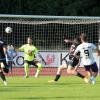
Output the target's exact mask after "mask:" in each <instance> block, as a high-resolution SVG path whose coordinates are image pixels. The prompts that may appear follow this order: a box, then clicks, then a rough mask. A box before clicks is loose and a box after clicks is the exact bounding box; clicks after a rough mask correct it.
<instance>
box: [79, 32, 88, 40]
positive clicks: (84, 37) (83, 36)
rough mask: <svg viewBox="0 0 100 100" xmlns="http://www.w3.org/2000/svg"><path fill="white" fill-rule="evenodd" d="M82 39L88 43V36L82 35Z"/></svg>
mask: <svg viewBox="0 0 100 100" xmlns="http://www.w3.org/2000/svg"><path fill="white" fill-rule="evenodd" d="M80 39H82V40H83V41H87V36H86V35H85V34H84V33H82V34H81V35H80Z"/></svg>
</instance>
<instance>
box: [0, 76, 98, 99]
mask: <svg viewBox="0 0 100 100" xmlns="http://www.w3.org/2000/svg"><path fill="white" fill-rule="evenodd" d="M53 78H54V77H43V76H41V77H39V78H38V79H35V78H34V77H29V78H27V79H24V78H23V77H8V78H7V80H8V86H6V87H5V86H4V85H3V83H2V81H1V80H0V100H100V77H98V78H97V83H96V84H95V85H92V84H85V83H84V82H83V80H81V79H79V78H77V77H61V79H60V80H59V82H57V83H52V84H51V83H48V82H47V81H48V80H51V79H53Z"/></svg>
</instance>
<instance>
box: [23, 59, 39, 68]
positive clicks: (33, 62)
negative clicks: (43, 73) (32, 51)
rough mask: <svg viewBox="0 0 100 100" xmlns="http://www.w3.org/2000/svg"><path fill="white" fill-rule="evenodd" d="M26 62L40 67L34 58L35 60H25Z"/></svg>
mask: <svg viewBox="0 0 100 100" xmlns="http://www.w3.org/2000/svg"><path fill="white" fill-rule="evenodd" d="M24 62H26V63H28V64H29V65H33V66H35V67H36V68H37V67H38V66H37V65H36V62H35V61H34V60H33V61H28V60H25V61H24Z"/></svg>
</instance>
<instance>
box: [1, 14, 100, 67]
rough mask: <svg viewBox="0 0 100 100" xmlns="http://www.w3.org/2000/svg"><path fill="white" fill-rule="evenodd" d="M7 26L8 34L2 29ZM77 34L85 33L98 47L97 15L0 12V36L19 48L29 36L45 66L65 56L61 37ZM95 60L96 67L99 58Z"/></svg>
mask: <svg viewBox="0 0 100 100" xmlns="http://www.w3.org/2000/svg"><path fill="white" fill-rule="evenodd" d="M7 27H11V29H12V32H11V33H6V32H5V29H6V28H7ZM81 33H85V34H86V35H87V36H88V40H89V42H92V43H94V44H95V45H97V46H99V41H100V17H77V16H31V15H0V38H1V39H2V40H4V41H5V42H6V43H7V44H12V45H14V46H15V47H20V46H21V45H22V44H25V43H26V38H27V37H28V36H31V37H32V38H33V43H34V45H35V46H36V47H38V48H39V50H40V51H41V52H42V53H43V56H44V59H45V60H48V59H49V61H48V65H46V66H47V67H53V66H56V67H57V66H58V65H59V64H61V55H65V53H66V50H68V49H69V46H70V44H66V43H64V39H65V38H67V39H71V40H72V39H74V38H76V37H78V36H79V35H80V34H81ZM50 57H51V58H50ZM97 63H98V65H99V66H100V58H99V59H97Z"/></svg>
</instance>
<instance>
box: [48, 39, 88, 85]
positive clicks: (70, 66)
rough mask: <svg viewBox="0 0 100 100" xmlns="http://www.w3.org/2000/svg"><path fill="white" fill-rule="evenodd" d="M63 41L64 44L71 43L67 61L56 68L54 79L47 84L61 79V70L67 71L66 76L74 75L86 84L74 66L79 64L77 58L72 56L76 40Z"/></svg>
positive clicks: (76, 43) (76, 44)
mask: <svg viewBox="0 0 100 100" xmlns="http://www.w3.org/2000/svg"><path fill="white" fill-rule="evenodd" d="M64 41H65V42H66V43H69V42H70V43H72V45H71V47H70V50H69V61H68V62H67V63H65V64H62V65H60V66H59V67H58V70H57V74H56V77H55V79H54V80H50V81H48V82H49V83H52V82H57V81H58V80H59V78H60V77H61V73H62V70H63V69H67V73H68V74H72V75H76V76H78V77H80V78H82V79H84V81H85V82H87V79H86V78H85V76H84V75H82V74H81V73H79V72H77V71H76V66H77V65H78V63H79V58H76V57H75V56H74V55H73V54H74V51H75V49H76V47H77V46H78V44H79V42H78V40H77V39H74V41H70V40H67V39H65V40H64Z"/></svg>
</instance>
